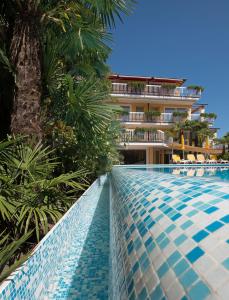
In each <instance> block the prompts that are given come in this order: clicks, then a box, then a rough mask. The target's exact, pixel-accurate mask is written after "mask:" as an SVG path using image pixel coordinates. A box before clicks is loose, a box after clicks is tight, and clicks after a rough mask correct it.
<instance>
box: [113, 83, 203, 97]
mask: <svg viewBox="0 0 229 300" xmlns="http://www.w3.org/2000/svg"><path fill="white" fill-rule="evenodd" d="M112 94H124V95H145V96H147V95H149V96H160V97H178V98H179V97H184V98H190V97H191V98H193V97H194V98H199V97H200V96H201V91H197V90H194V89H188V88H186V87H176V88H165V87H163V86H160V85H150V84H147V85H145V86H144V87H143V88H138V87H133V86H131V85H128V84H127V83H112Z"/></svg>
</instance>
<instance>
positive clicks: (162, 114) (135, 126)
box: [109, 74, 214, 164]
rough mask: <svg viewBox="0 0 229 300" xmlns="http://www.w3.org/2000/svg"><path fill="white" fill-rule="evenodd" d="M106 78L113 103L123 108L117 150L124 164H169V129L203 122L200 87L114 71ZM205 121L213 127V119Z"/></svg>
mask: <svg viewBox="0 0 229 300" xmlns="http://www.w3.org/2000/svg"><path fill="white" fill-rule="evenodd" d="M109 79H110V81H111V84H112V92H111V97H112V103H113V104H114V103H115V104H117V105H119V106H120V107H121V108H122V110H123V112H122V113H120V114H119V117H118V119H119V120H120V122H121V126H122V135H121V138H120V144H119V150H120V152H121V153H122V155H123V157H124V163H126V164H134V163H146V164H163V163H169V161H170V159H171V145H172V144H173V140H172V138H171V137H169V136H168V134H167V132H168V130H169V129H171V128H172V127H173V126H174V124H175V123H176V122H181V121H185V120H198V121H206V117H203V115H204V113H205V106H206V105H205V104H198V101H199V99H200V98H201V88H200V87H197V86H192V87H191V86H190V87H185V86H184V83H185V81H186V80H185V79H178V78H159V77H144V76H125V75H117V74H113V75H111V76H110V77H109ZM207 121H209V124H210V127H212V126H213V122H214V120H213V119H211V120H209V118H208V120H207ZM212 130H214V128H213V127H212ZM185 139H186V143H189V144H190V142H189V141H187V137H185Z"/></svg>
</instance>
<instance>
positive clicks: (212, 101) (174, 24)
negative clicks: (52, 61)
mask: <svg viewBox="0 0 229 300" xmlns="http://www.w3.org/2000/svg"><path fill="white" fill-rule="evenodd" d="M228 12H229V0H217V1H215V0H173V1H171V0H160V1H159V0H139V1H138V4H137V5H136V7H135V10H134V12H133V14H132V15H131V16H129V17H125V18H124V23H123V24H121V23H117V26H116V29H115V30H114V31H113V45H112V48H113V52H112V54H111V56H110V58H109V60H108V63H109V65H110V67H111V69H112V71H113V72H115V73H119V74H127V75H132V74H133V75H146V76H159V77H163V76H164V77H181V78H186V79H188V81H187V82H186V84H187V85H191V84H195V85H201V86H203V87H204V88H205V91H204V94H203V96H202V99H201V100H200V101H199V102H200V103H208V106H207V110H208V112H215V113H216V114H217V115H218V118H217V120H216V122H215V127H220V131H219V136H221V135H223V134H224V133H225V132H227V131H229V126H228V124H229V121H228V120H229V115H228V113H229V15H228Z"/></svg>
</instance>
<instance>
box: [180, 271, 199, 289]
mask: <svg viewBox="0 0 229 300" xmlns="http://www.w3.org/2000/svg"><path fill="white" fill-rule="evenodd" d="M198 278H199V277H198V275H197V274H196V272H195V271H193V269H189V270H188V271H187V272H185V273H184V274H183V275H182V276H181V277H180V282H181V284H182V285H183V287H184V288H185V289H187V288H188V287H190V286H191V285H192V284H193V283H194V282H195V281H196V280H197V279H198Z"/></svg>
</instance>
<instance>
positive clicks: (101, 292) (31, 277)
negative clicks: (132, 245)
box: [0, 177, 109, 300]
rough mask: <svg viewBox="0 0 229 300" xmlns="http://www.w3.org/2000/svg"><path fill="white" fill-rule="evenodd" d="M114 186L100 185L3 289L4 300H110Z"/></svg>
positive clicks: (0, 299) (0, 298) (0, 291)
mask: <svg viewBox="0 0 229 300" xmlns="http://www.w3.org/2000/svg"><path fill="white" fill-rule="evenodd" d="M108 276H109V187H108V182H107V181H106V177H105V178H103V179H102V181H101V185H99V182H98V181H96V182H94V184H93V185H92V186H91V187H90V188H89V189H88V190H87V191H86V192H85V193H84V194H83V195H82V196H81V198H80V199H79V200H78V201H77V202H76V203H75V204H74V205H73V207H72V208H71V209H70V210H69V211H68V212H67V213H66V214H65V216H64V217H63V218H62V219H61V220H60V222H59V223H58V224H57V225H56V226H55V227H54V228H53V229H52V230H51V231H50V232H49V234H48V235H47V236H46V237H45V238H44V239H43V240H42V241H41V243H40V244H39V246H38V247H37V249H36V250H35V252H34V254H33V256H32V257H31V258H30V259H29V260H28V261H27V262H26V263H25V264H24V265H23V266H22V267H21V268H20V269H19V270H18V271H17V272H15V273H14V274H12V275H11V277H10V278H8V280H7V281H5V282H4V283H3V284H2V285H1V287H0V300H13V299H17V300H22V299H23V300H33V299H39V300H41V299H69V300H70V299H82V300H84V299H92V300H94V299H101V300H103V299H107V298H108V282H109V278H108Z"/></svg>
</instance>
